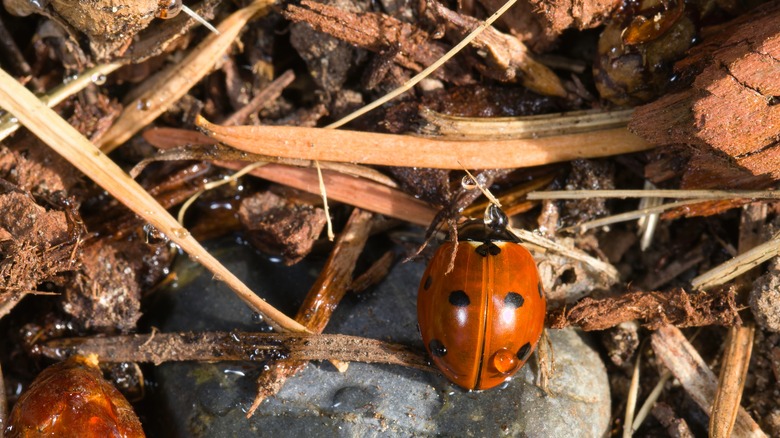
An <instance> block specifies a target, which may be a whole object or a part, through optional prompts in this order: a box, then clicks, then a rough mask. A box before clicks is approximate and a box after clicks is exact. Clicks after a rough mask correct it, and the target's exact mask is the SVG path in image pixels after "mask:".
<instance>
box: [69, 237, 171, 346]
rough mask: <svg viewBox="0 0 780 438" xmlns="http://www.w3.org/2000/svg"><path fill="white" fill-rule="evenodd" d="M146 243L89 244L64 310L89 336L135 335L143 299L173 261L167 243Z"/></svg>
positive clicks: (102, 241) (130, 240)
mask: <svg viewBox="0 0 780 438" xmlns="http://www.w3.org/2000/svg"><path fill="white" fill-rule="evenodd" d="M141 234H143V232H142V233H141ZM145 239H146V236H138V235H133V236H130V237H129V238H123V239H120V240H112V239H110V238H107V239H99V240H91V241H89V242H88V243H87V244H86V245H85V246H84V249H83V254H82V257H81V261H82V264H83V266H82V268H81V270H80V271H79V272H78V275H77V276H76V278H75V280H74V282H73V283H72V285H71V286H70V287H68V288H67V290H66V294H65V299H64V301H63V304H62V308H63V310H65V311H66V312H67V313H68V314H70V315H72V316H73V317H74V318H76V320H77V321H80V323H81V324H80V325H81V326H82V327H84V328H86V329H89V330H95V331H100V332H107V333H112V332H116V331H119V332H127V331H131V330H134V329H135V326H136V322H137V321H138V318H140V317H141V293H142V292H143V291H144V290H147V289H149V288H150V287H152V286H153V285H154V284H156V283H157V282H158V281H159V280H160V279H161V278H162V277H163V276H164V272H165V268H166V267H168V266H169V265H170V263H171V261H172V259H173V253H171V252H170V251H169V248H168V243H167V241H165V240H158V241H156V242H154V243H152V242H147V243H141V242H143V241H144V240H145Z"/></svg>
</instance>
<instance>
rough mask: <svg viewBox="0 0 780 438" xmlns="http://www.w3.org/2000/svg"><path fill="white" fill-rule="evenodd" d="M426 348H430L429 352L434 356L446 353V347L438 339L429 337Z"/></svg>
mask: <svg viewBox="0 0 780 438" xmlns="http://www.w3.org/2000/svg"><path fill="white" fill-rule="evenodd" d="M428 349H429V350H431V354H432V355H433V356H436V357H442V356H444V355H445V354H447V348H446V347H444V344H442V343H441V341H440V340H438V339H431V342H429V343H428Z"/></svg>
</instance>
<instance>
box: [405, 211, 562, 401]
mask: <svg viewBox="0 0 780 438" xmlns="http://www.w3.org/2000/svg"><path fill="white" fill-rule="evenodd" d="M485 216H486V220H485V221H484V222H483V221H473V222H470V223H467V224H466V225H465V226H464V227H463V228H462V229H461V232H460V233H459V234H460V236H459V241H458V243H457V244H456V243H453V242H447V243H444V244H443V245H442V246H441V247H440V248H439V249H438V250H437V251H436V253H435V255H434V256H433V258H432V259H431V261H430V263H429V264H428V268H427V269H426V270H425V274H423V277H422V281H421V283H420V289H419V293H418V296H417V319H418V322H419V325H420V333H421V334H422V338H423V342H424V344H425V348H426V350H427V351H428V354H430V356H431V358H432V359H433V362H434V364H435V365H436V366H437V367H438V368H439V369H440V370H441V371H442V373H444V375H445V376H446V377H447V378H448V379H449V380H451V381H452V382H454V383H456V384H457V385H459V386H461V387H463V388H466V389H478V390H482V389H489V388H492V387H494V386H497V385H499V384H501V383H502V382H504V381H505V380H507V379H508V378H509V377H511V376H512V375H513V374H514V373H516V372H517V371H518V370H519V369H520V368H521V367H522V366H523V364H524V363H525V362H526V361H527V360H528V358H529V357H530V356H531V353H532V352H533V351H534V349H535V348H536V344H537V343H538V342H539V338H540V336H541V334H542V329H543V327H544V317H545V310H546V306H547V300H546V299H545V297H544V290H543V289H542V285H541V283H540V279H539V272H538V271H537V269H536V263H535V262H534V260H533V258H532V257H531V253H529V252H528V250H527V249H525V248H524V247H523V246H522V245H520V244H519V243H518V241H517V238H516V237H515V236H514V235H513V234H512V233H510V232H509V231H508V230H507V229H506V226H507V223H508V219H507V217H506V215H505V214H504V213H503V212H502V211H501V210H500V209H499V208H498V207H496V206H494V205H492V204H491V205H490V207H488V210H487V211H486V214H485ZM452 251H457V253H456V255H455V261H454V269H452V270H451V271H450V272H447V271H448V267H449V264H450V258H451V254H452Z"/></svg>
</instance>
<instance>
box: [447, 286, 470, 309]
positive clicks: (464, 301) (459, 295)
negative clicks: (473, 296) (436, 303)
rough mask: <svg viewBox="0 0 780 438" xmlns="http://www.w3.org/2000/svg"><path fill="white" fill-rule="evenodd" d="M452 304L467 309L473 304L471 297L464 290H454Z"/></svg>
mask: <svg viewBox="0 0 780 438" xmlns="http://www.w3.org/2000/svg"><path fill="white" fill-rule="evenodd" d="M450 304H452V305H453V306H455V307H466V306H468V305H469V304H471V300H470V299H469V296H468V295H466V292H464V291H462V290H454V291H452V292H450Z"/></svg>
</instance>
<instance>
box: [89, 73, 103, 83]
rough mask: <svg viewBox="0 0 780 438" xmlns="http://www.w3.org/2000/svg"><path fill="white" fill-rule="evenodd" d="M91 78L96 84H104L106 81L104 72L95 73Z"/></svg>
mask: <svg viewBox="0 0 780 438" xmlns="http://www.w3.org/2000/svg"><path fill="white" fill-rule="evenodd" d="M90 80H92V82H93V83H94V84H95V85H103V84H105V83H106V75H104V74H103V73H95V74H93V75H92V77H90Z"/></svg>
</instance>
